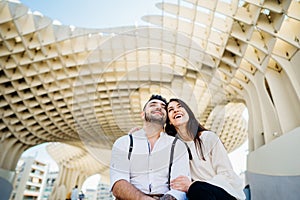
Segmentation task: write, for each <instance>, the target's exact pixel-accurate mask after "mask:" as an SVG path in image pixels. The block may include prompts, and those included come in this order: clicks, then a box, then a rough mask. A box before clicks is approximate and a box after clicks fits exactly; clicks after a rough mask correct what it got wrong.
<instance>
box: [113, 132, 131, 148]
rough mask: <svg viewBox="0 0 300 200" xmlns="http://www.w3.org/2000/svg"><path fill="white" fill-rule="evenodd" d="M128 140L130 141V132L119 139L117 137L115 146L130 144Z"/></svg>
mask: <svg viewBox="0 0 300 200" xmlns="http://www.w3.org/2000/svg"><path fill="white" fill-rule="evenodd" d="M128 141H129V134H127V135H123V136H121V137H119V138H118V139H116V141H115V142H114V146H120V145H126V144H128Z"/></svg>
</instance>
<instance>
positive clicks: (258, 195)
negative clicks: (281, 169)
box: [246, 172, 300, 200]
mask: <svg viewBox="0 0 300 200" xmlns="http://www.w3.org/2000/svg"><path fill="white" fill-rule="evenodd" d="M246 178H247V180H248V183H249V185H250V193H251V199H255V200H265V199H272V200H283V199H288V200H299V199H300V190H299V188H300V176H270V175H262V174H255V173H251V172H246Z"/></svg>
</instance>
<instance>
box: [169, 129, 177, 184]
mask: <svg viewBox="0 0 300 200" xmlns="http://www.w3.org/2000/svg"><path fill="white" fill-rule="evenodd" d="M177 140H178V137H177V135H176V136H175V138H174V140H173V142H172V147H171V153H170V161H169V174H168V187H169V189H170V179H171V169H172V164H173V157H174V148H175V144H176V142H177Z"/></svg>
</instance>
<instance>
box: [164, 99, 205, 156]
mask: <svg viewBox="0 0 300 200" xmlns="http://www.w3.org/2000/svg"><path fill="white" fill-rule="evenodd" d="M172 101H176V102H178V103H179V104H180V105H181V106H182V107H183V108H184V109H185V110H186V112H187V113H188V115H189V120H188V122H187V130H188V134H189V136H190V137H191V138H193V140H194V144H195V146H196V150H197V152H198V153H199V152H200V155H201V158H202V159H203V160H205V157H204V153H203V147H202V145H203V144H202V140H201V139H200V135H201V133H202V132H203V131H206V130H207V129H206V128H204V126H202V125H201V124H200V123H199V122H198V120H197V119H196V117H195V115H194V113H193V112H192V110H191V109H190V108H189V107H188V105H187V104H186V103H185V102H183V101H182V100H180V99H176V98H172V99H170V101H169V102H168V105H169V103H170V102H172ZM167 107H168V106H167ZM167 112H168V111H167ZM165 131H166V133H167V134H168V135H171V136H175V135H176V134H177V131H176V128H175V127H174V125H173V124H170V119H169V117H167V121H166V127H165Z"/></svg>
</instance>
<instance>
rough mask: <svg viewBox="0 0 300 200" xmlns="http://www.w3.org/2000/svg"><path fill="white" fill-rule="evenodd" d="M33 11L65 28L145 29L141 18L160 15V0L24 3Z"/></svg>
mask: <svg viewBox="0 0 300 200" xmlns="http://www.w3.org/2000/svg"><path fill="white" fill-rule="evenodd" d="M21 2H22V3H23V4H25V5H26V6H28V7H29V8H30V9H31V10H32V11H39V12H40V13H42V14H43V15H44V16H47V17H49V18H51V19H53V20H58V21H60V22H61V23H62V24H63V25H74V26H77V27H82V28H108V27H118V26H133V25H145V24H146V23H145V22H143V21H142V20H141V17H142V16H144V15H147V14H155V13H161V11H160V10H159V9H158V8H156V7H155V4H156V3H158V2H161V1H159V0H152V1H149V0H127V1H123V0H110V1H105V0H88V1H81V0H63V1H60V0H51V1H50V0H49V1H35V0H21Z"/></svg>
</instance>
